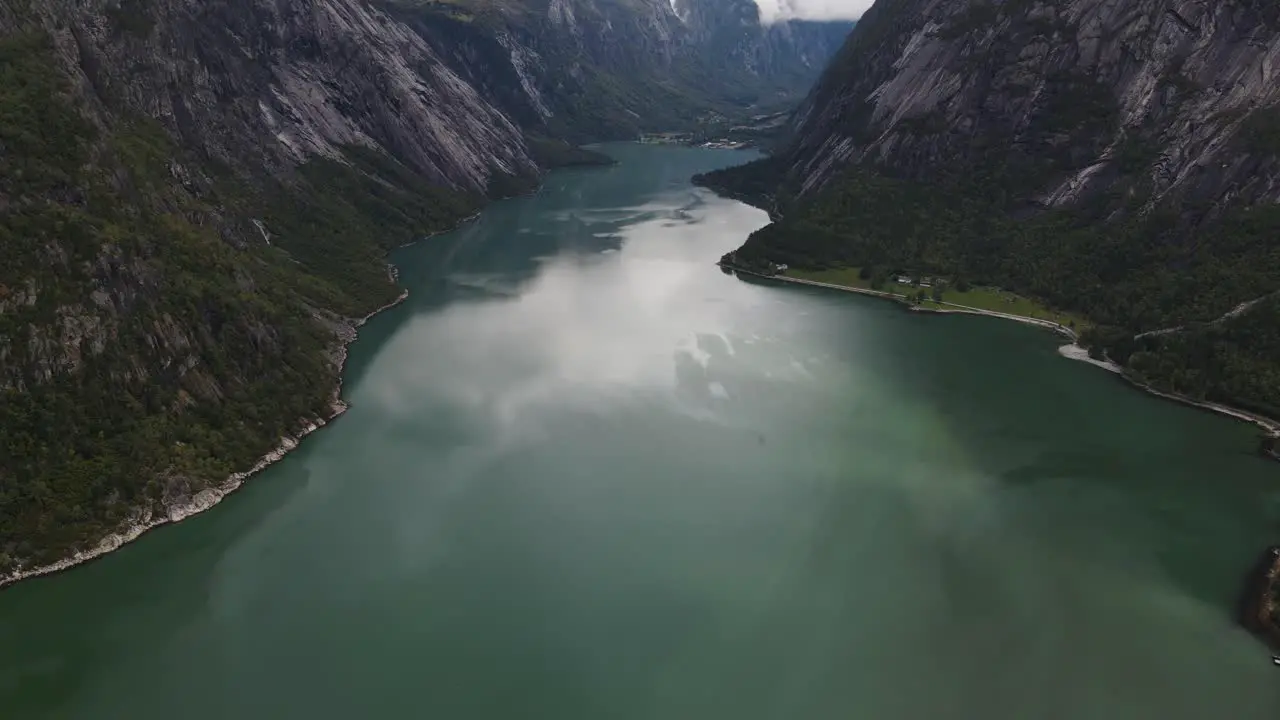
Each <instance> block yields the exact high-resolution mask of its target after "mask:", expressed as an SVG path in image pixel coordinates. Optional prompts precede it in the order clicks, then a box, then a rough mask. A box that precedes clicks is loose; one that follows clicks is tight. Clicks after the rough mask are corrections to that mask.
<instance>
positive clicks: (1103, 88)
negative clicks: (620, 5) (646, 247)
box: [707, 0, 1280, 416]
mask: <svg viewBox="0 0 1280 720" xmlns="http://www.w3.org/2000/svg"><path fill="white" fill-rule="evenodd" d="M1278 60H1280V6H1277V5H1276V4H1275V3H1271V2H1262V1H1261V0H1222V1H1221V2H1214V3H1204V2H1198V1H1196V0H1061V1H1057V2H1048V1H1047V0H963V1H956V0H948V1H943V0H878V2H877V3H876V4H875V6H874V7H873V8H872V9H871V11H869V12H868V13H867V15H866V16H864V17H863V19H862V20H861V21H860V22H859V24H858V26H857V28H856V29H855V30H854V32H853V33H852V34H851V36H850V38H849V40H848V41H847V43H846V44H845V46H844V47H843V48H842V50H841V51H840V53H839V54H838V55H837V57H836V58H835V59H834V60H833V62H832V65H831V67H830V68H829V69H828V70H827V72H826V73H825V75H824V77H823V79H822V80H821V81H820V82H819V84H818V85H817V86H816V88H815V89H814V91H813V92H812V93H811V94H810V96H809V98H808V99H807V100H806V101H805V103H804V104H803V106H802V107H801V109H800V111H799V112H798V113H797V114H796V115H795V117H794V120H793V125H792V128H791V139H790V141H789V144H788V146H787V149H786V150H785V151H784V152H782V153H780V154H779V155H778V156H777V157H775V158H772V159H770V160H768V161H766V162H763V163H759V164H757V165H755V166H752V167H748V168H746V169H744V170H740V171H737V172H730V173H725V174H722V175H720V176H716V177H712V178H708V180H707V181H708V182H710V183H712V184H714V185H717V186H720V187H724V188H726V189H729V190H732V191H734V192H738V193H740V194H745V195H748V196H751V197H755V198H757V199H758V200H759V201H761V202H768V203H770V204H771V207H773V209H774V210H775V211H777V212H778V213H779V214H780V215H781V216H782V217H783V218H784V219H783V220H782V221H781V222H779V223H776V224H775V225H773V226H771V227H770V228H767V229H765V230H763V231H761V232H760V233H758V234H757V235H756V236H754V237H753V238H752V239H751V240H750V241H749V242H748V243H747V245H746V246H744V248H743V249H742V250H741V251H739V253H737V254H736V256H735V258H736V260H737V261H738V262H742V263H760V262H789V263H790V264H793V265H798V266H811V267H819V266H827V265H845V266H856V267H864V268H866V267H870V268H873V269H875V268H878V269H880V271H883V270H886V269H893V268H897V269H919V270H921V271H927V272H929V273H933V274H940V275H943V276H950V277H959V278H964V279H965V280H966V282H968V281H973V282H984V283H992V284H998V285H1001V286H1003V287H1006V288H1009V289H1012V290H1016V291H1018V292H1021V293H1024V294H1028V295H1033V296H1035V297H1037V298H1039V299H1041V300H1043V301H1046V302H1048V303H1050V304H1053V305H1056V306H1058V307H1060V308H1064V309H1068V310H1073V311H1076V312H1077V313H1080V314H1083V315H1085V316H1086V317H1087V318H1088V319H1089V320H1090V321H1091V323H1092V326H1093V327H1092V329H1091V331H1090V332H1089V333H1087V334H1086V342H1089V343H1090V344H1091V345H1092V346H1093V351H1094V352H1095V353H1098V354H1102V353H1104V352H1105V353H1107V354H1109V355H1110V356H1111V357H1112V358H1113V359H1115V360H1117V361H1120V362H1122V363H1124V364H1126V365H1127V367H1128V368H1129V370H1130V372H1132V373H1134V374H1136V375H1138V376H1139V379H1141V380H1143V381H1148V382H1153V383H1155V384H1156V385H1157V386H1160V387H1162V388H1164V389H1167V390H1173V391H1176V392H1180V393H1184V394H1187V395H1191V396H1195V397H1207V398H1212V399H1215V400H1219V401H1225V402H1230V403H1236V404H1241V405H1246V406H1248V407H1251V408H1253V409H1256V410H1259V411H1262V412H1264V413H1267V414H1270V415H1272V416H1280V301H1278V300H1277V298H1278V297H1280V296H1277V295H1276V294H1275V293H1276V291H1277V290H1280V242H1277V240H1276V237H1277V230H1280V208H1278V207H1277V205H1276V202H1277V200H1280V82H1277V77H1276V72H1277V61H1278Z"/></svg>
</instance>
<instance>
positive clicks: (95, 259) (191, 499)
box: [0, 0, 843, 583]
mask: <svg viewBox="0 0 1280 720" xmlns="http://www.w3.org/2000/svg"><path fill="white" fill-rule="evenodd" d="M689 1H690V3H691V4H692V5H694V6H696V7H697V8H699V12H701V13H704V14H706V15H707V17H709V18H715V17H717V14H716V13H717V12H718V11H717V10H716V8H717V7H720V8H722V9H726V8H727V9H726V10H725V11H726V12H727V11H730V10H733V9H734V8H735V7H737V6H736V5H735V3H734V2H733V1H732V0H689ZM739 9H740V8H739ZM752 17H754V16H752ZM748 19H751V18H748ZM709 22H710V21H708V23H709ZM709 27H710V26H709V25H704V24H699V23H694V22H693V21H692V20H691V19H690V20H688V21H686V20H685V19H681V17H680V16H678V15H677V13H676V9H675V8H673V7H672V6H671V4H670V3H668V2H667V0H554V1H552V2H527V3H526V2H515V1H514V0H512V2H497V1H485V2H480V1H479V0H476V1H475V2H471V1H470V0H467V1H465V2H463V1H459V2H446V3H426V2H416V0H39V1H37V0H0V250H2V251H3V258H4V262H3V263H0V583H3V582H4V580H5V579H6V578H9V577H12V576H14V575H15V574H16V573H18V572H19V571H23V570H29V569H31V568H32V567H35V566H40V565H44V564H47V563H49V562H52V561H55V560H57V559H59V558H63V557H66V556H67V555H68V554H69V553H72V552H74V551H83V550H92V549H93V548H94V547H96V546H97V545H98V543H99V542H100V541H102V540H103V538H108V537H110V536H111V535H112V534H114V533H119V532H123V531H127V530H129V529H130V528H137V527H141V526H147V525H150V524H153V523H155V522H157V521H160V520H162V519H164V518H167V517H180V516H182V515H183V514H184V513H186V512H188V511H189V510H190V509H191V508H193V507H199V506H201V505H202V504H207V501H208V494H207V493H205V494H203V495H202V494H201V493H202V491H204V490H205V489H206V488H209V487H211V486H216V485H218V484H219V483H222V482H223V481H224V479H225V478H227V476H228V475H229V474H230V473H232V472H236V471H242V470H245V469H248V468H249V467H250V466H251V465H252V464H253V463H254V461H255V460H256V459H257V458H259V457H261V456H263V455H264V453H267V452H268V451H269V450H271V449H272V448H274V447H276V446H277V445H278V444H279V443H280V442H281V438H282V437H289V436H296V435H297V434H298V433H299V432H301V431H303V430H305V429H306V428H308V427H310V426H312V425H314V424H315V423H317V422H318V421H322V420H324V419H326V418H328V417H331V416H332V415H333V414H334V413H335V412H337V411H338V410H339V409H340V404H339V403H338V402H337V398H336V395H335V388H336V386H337V374H338V371H339V369H340V364H341V359H342V357H343V355H344V353H343V351H342V346H343V344H344V343H345V342H346V341H347V340H349V338H350V337H351V336H352V334H353V332H352V325H353V322H352V318H358V317H361V316H363V315H365V314H367V313H369V312H370V311H372V310H374V309H375V308H378V307H380V306H383V305H385V304H386V303H388V302H391V301H393V300H394V299H395V298H396V297H397V295H398V290H397V288H396V287H395V285H394V283H393V282H392V279H391V278H390V277H389V274H388V269H387V267H386V265H385V260H384V255H385V252H386V250H387V249H388V248H390V247H393V246H395V245H398V244H401V243H403V242H406V241H409V240H411V239H413V238H415V237H419V236H421V235H422V234H424V233H427V232H430V231H435V230H441V229H444V228H447V227H449V226H451V225H452V224H454V223H456V222H457V221H458V220H459V219H460V218H462V217H465V216H467V215H469V214H471V213H473V212H474V211H475V210H476V209H478V208H479V207H480V206H481V205H482V204H483V203H484V202H485V201H486V200H487V199H488V198H490V197H495V196H502V195H507V194H511V193H514V192H520V191H524V190H527V189H530V188H532V187H533V186H534V185H535V184H536V182H537V181H538V177H539V175H540V173H541V172H543V171H544V170H545V169H546V168H547V167H550V166H553V165H556V164H559V163H565V162H579V161H582V160H583V159H584V154H583V153H577V152H574V151H573V149H572V148H571V147H570V146H569V145H567V144H566V143H565V142H564V140H565V139H570V140H575V141H581V140H588V139H608V138H620V137H632V136H634V133H635V132H636V131H638V130H640V129H648V128H652V129H679V128H670V127H669V126H671V125H676V124H681V123H685V124H696V123H698V122H699V121H700V119H701V118H704V117H706V116H709V115H712V116H714V115H715V114H717V113H718V114H721V115H724V114H732V113H743V114H746V113H750V112H752V108H751V105H752V103H754V102H756V101H757V100H760V101H763V100H766V99H770V98H775V99H776V98H781V97H783V95H784V93H782V92H781V91H780V90H779V88H780V87H784V86H790V87H791V88H792V92H794V91H795V80H794V78H795V77H797V75H796V73H797V72H801V71H800V70H797V68H804V67H810V66H811V71H812V75H811V76H810V77H816V76H817V73H818V72H819V69H820V65H821V63H822V62H825V60H826V57H825V56H821V57H819V55H811V54H804V55H803V57H800V56H796V57H792V55H791V52H792V51H789V50H787V49H786V48H787V47H788V46H787V42H791V41H790V40H785V38H784V40H782V41H779V40H776V38H777V37H779V36H778V35H777V33H783V32H793V33H798V35H795V36H794V37H793V39H794V40H795V43H809V40H807V39H803V38H808V37H810V36H809V35H806V33H808V32H815V33H818V34H819V35H821V34H822V33H829V34H830V37H831V38H832V39H831V41H830V43H829V45H828V48H829V50H830V51H832V52H833V51H834V50H835V48H836V40H835V38H838V37H839V36H840V35H841V34H842V33H841V27H843V26H839V27H835V26H833V27H834V29H833V27H825V26H824V27H817V26H815V27H812V28H808V29H806V28H799V27H797V28H793V29H790V30H788V29H786V28H781V27H780V28H774V29H766V28H761V27H760V26H759V24H758V22H755V23H754V24H751V23H748V24H747V25H744V26H743V27H744V28H746V29H745V31H744V33H745V34H740V35H739V36H735V37H736V38H737V39H735V40H733V42H734V43H736V45H734V47H736V48H739V49H740V50H741V52H742V53H744V54H746V55H749V56H751V57H760V58H764V59H763V60H761V61H760V62H759V63H757V64H756V65H755V66H752V68H750V69H748V70H744V71H743V72H745V73H747V75H738V74H728V73H726V74H725V75H723V76H715V75H705V74H704V75H703V76H702V82H701V83H700V85H698V86H694V85H693V84H691V83H689V82H688V80H687V77H688V76H689V74H690V73H695V72H697V70H696V68H700V67H704V66H703V65H700V63H703V62H704V60H705V58H707V57H712V56H714V53H711V52H710V51H709V50H706V49H704V48H703V47H702V45H701V44H700V43H702V42H704V40H705V38H704V37H703V35H704V34H705V33H709V35H707V37H708V38H709V37H719V35H716V34H715V32H714V31H713V30H712V29H709ZM606 31H607V32H606ZM601 33H604V34H603V35H602V34H601ZM815 37H816V35H815ZM769 38H775V39H774V40H769ZM706 41H707V42H711V40H706ZM717 42H718V41H717ZM726 42H728V41H726ZM795 43H793V44H792V45H791V46H790V47H792V48H793V50H795V51H796V52H798V47H799V45H798V44H795ZM725 47H727V46H721V47H720V51H721V52H723V51H724V48H725ZM806 47H811V46H809V45H806ZM766 48H767V50H766ZM808 52H809V51H808V50H807V51H806V53H808ZM814 52H816V51H814ZM722 56H723V55H722ZM724 57H727V56H724ZM642 67H643V68H645V71H644V72H643V73H641V72H633V71H635V70H637V69H639V68H642ZM801 74H803V73H801ZM744 77H750V78H752V79H751V81H750V82H747V81H745V80H743V78H744ZM781 77H785V78H787V80H785V81H782V80H779V79H778V78H781ZM718 78H720V79H718ZM601 88H605V89H607V90H608V91H609V92H611V93H612V94H608V95H602V94H601V92H602V91H601ZM735 92H737V93H742V92H745V93H746V94H745V95H744V96H742V97H734V93H735ZM670 97H674V98H678V99H679V102H678V103H673V104H667V103H665V102H659V100H661V99H663V98H670ZM595 99H598V100H599V102H598V103H597V104H596V105H594V106H590V107H587V108H586V109H585V110H583V109H582V108H583V107H585V106H584V105H583V104H582V103H583V102H586V101H587V100H595ZM673 108H675V109H674V110H673Z"/></svg>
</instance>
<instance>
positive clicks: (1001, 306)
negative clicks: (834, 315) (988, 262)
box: [784, 268, 1088, 329]
mask: <svg viewBox="0 0 1280 720" xmlns="http://www.w3.org/2000/svg"><path fill="white" fill-rule="evenodd" d="M859 270H860V269H859V268H837V269H833V270H788V271H787V272H786V273H784V274H785V275H786V276H787V277H793V278H798V279H801V280H813V281H815V282H824V283H830V284H832V285H843V286H845V287H852V288H861V289H864V290H870V289H872V288H871V283H870V281H868V280H865V279H863V278H861V277H859V276H858V273H859ZM879 290H880V291H882V292H889V293H895V294H897V295H914V294H915V293H916V292H917V291H919V290H920V288H917V287H915V286H913V285H903V284H900V283H896V282H892V281H890V282H886V283H885V284H884V286H883V287H881V288H879ZM925 292H926V293H929V292H930V291H929V289H925ZM942 301H943V302H945V303H953V304H955V305H964V306H966V307H971V308H977V309H979V310H990V311H992V312H1001V313H1007V314H1009V315H1019V316H1022V317H1029V318H1036V319H1038V320H1049V321H1052V322H1056V323H1059V324H1062V325H1066V326H1068V327H1074V328H1077V329H1081V328H1084V327H1085V326H1086V325H1087V324H1088V323H1087V322H1086V321H1085V320H1084V318H1081V317H1079V316H1076V315H1072V314H1071V313H1065V312H1058V311H1056V310H1052V309H1050V308H1048V307H1045V306H1044V305H1042V304H1040V303H1039V302H1036V301H1035V300H1032V299H1030V298H1026V297H1022V296H1021V295H1016V294H1014V293H1011V292H1009V291H1007V290H1001V289H1000V288H994V287H974V288H969V289H968V290H966V291H965V292H960V291H959V290H956V289H955V288H951V287H948V288H947V289H946V290H944V291H943V293H942ZM921 307H925V308H930V309H935V310H936V309H943V310H945V309H948V307H947V306H945V305H939V304H937V303H935V302H933V301H932V300H926V301H925V302H923V303H921ZM950 309H953V310H954V309H956V308H950Z"/></svg>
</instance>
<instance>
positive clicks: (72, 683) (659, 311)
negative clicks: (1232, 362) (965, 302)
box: [0, 146, 1280, 720]
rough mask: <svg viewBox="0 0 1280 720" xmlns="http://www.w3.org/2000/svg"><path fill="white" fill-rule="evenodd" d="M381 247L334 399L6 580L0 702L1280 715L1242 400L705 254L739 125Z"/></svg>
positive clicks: (1274, 476) (138, 710)
mask: <svg viewBox="0 0 1280 720" xmlns="http://www.w3.org/2000/svg"><path fill="white" fill-rule="evenodd" d="M610 152H613V153H615V154H616V155H618V156H619V157H620V158H621V159H622V164H621V165H619V166H617V167H614V168H610V169H603V170H585V171H574V172H565V173H561V174H556V175H554V176H552V177H551V179H550V180H549V181H548V183H547V185H546V187H545V188H544V189H543V191H542V192H541V193H540V194H539V195H538V196H537V197H532V198H526V199H520V200H514V201H508V202H503V203H499V204H497V205H495V206H493V207H492V208H491V209H489V210H487V211H486V212H485V214H484V215H483V217H482V218H481V219H480V220H479V221H478V222H477V223H475V224H473V225H471V226H470V227H467V228H466V229H464V230H462V231H460V232H457V233H454V234H452V235H449V236H445V237H439V238H434V239H432V240H430V241H428V242H427V243H424V244H422V245H419V246H417V247H413V248H410V249H407V250H405V251H403V252H401V253H400V254H399V255H398V256H397V257H396V258H395V259H396V261H397V262H398V263H399V264H400V266H401V268H402V273H401V279H402V282H404V284H406V285H407V286H408V287H409V288H410V289H411V291H412V295H411V297H410V300H409V301H408V302H407V303H406V304H405V305H403V306H401V307H399V308H396V309H395V310H392V311H390V312H388V313H385V314H384V315H381V316H379V317H378V318H376V319H374V321H372V322H371V323H370V324H369V325H368V326H366V328H365V329H364V330H363V331H362V333H361V339H360V340H359V341H358V342H357V343H356V344H355V345H354V346H353V347H352V354H351V362H350V365H349V369H348V374H347V384H346V394H347V397H348V398H349V399H350V400H351V401H352V409H351V411H350V412H349V413H348V414H347V415H346V416H345V417H343V418H342V419H341V420H340V421H338V422H337V423H336V424H335V425H333V426H332V427H330V428H329V429H326V430H324V431H323V432H321V433H319V434H317V435H314V436H312V437H311V438H309V439H308V440H307V441H306V442H305V443H304V445H303V447H302V448H301V449H300V450H298V451H297V452H296V453H294V454H293V455H291V456H290V457H288V458H287V459H286V460H285V461H284V462H282V463H280V464H278V465H276V466H274V467H273V468H271V469H270V470H268V471H267V472H265V473H263V474H261V475H259V476H258V477H256V478H254V479H253V480H252V481H251V482H250V483H249V484H248V485H247V486H246V487H245V489H244V490H242V491H241V492H240V493H238V494H236V495H234V496H233V497H231V498H230V499H229V500H227V501H226V502H224V503H223V504H222V505H220V506H219V507H218V508H216V509H215V510H213V511H211V512H209V513H206V514H204V515H201V516H199V517H197V518H194V519H192V520H190V521H188V522H185V523H183V524H181V525H178V526H174V527H170V528H164V529H161V530H158V531H156V532H154V533H152V534H149V535H147V536H146V537H145V538H144V539H143V540H141V541H140V542H138V543H135V544H133V545H131V546H129V547H127V548H126V549H124V550H123V551H121V552H118V553H115V554H113V555H111V556H109V557H107V558H105V559H103V560H101V561H99V562H95V563H91V564H89V565H86V566H84V567H81V568H78V569H76V570H74V571H72V572H70V573H66V574H63V575H59V576H56V577H52V578H46V579H41V580H36V581H31V582H27V583H23V584H20V585H18V586H16V587H14V588H12V589H9V590H5V591H3V592H0V717H3V718H5V719H6V720H7V719H8V718H91V719H94V720H97V719H114V718H121V719H124V718H128V719H129V720H147V719H151V718H157V719H159V718H164V719H166V720H168V719H171V718H193V719H196V720H203V719H205V718H270V719H276V718H306V719H312V718H401V717H412V718H419V717H421V718H485V719H487V718H522V719H523V718H530V719H542V718H547V719H555V720H567V719H568V720H572V719H575V718H592V719H594V718H611V719H612V718H622V719H630V718H646V719H647V718H654V719H661V720H671V719H676V720H682V719H684V718H699V719H706V718H735V719H736V718H842V719H843V718H854V719H858V718H867V719H871V720H880V719H884V720H899V719H913V718H921V719H928V720H937V719H939V718H960V719H970V718H972V719H974V720H979V719H981V720H986V719H991V718H1001V719H1003V718H1009V719H1018V720H1023V719H1031V718H1035V719H1043V718H1073V719H1074V718H1089V719H1092V718H1107V719H1110V718H1162V719H1163V718H1195V719H1197V720H1199V719H1205V718H1218V717H1222V718H1232V719H1233V720H1247V719H1250V718H1266V719H1267V720H1275V718H1277V717H1280V670H1277V669H1276V668H1273V667H1272V665H1271V664H1270V661H1269V658H1268V657H1267V655H1266V653H1265V651H1264V650H1263V649H1262V647H1261V646H1260V645H1258V644H1257V643H1256V642H1254V641H1253V640H1252V639H1251V638H1249V637H1248V636H1247V635H1245V634H1244V633H1242V632H1241V631H1239V630H1237V629H1236V628H1235V627H1234V626H1233V624H1232V622H1231V618H1230V614H1231V607H1232V604H1233V602H1234V599H1235V595H1236V592H1237V590H1238V587H1239V581H1240V579H1241V575H1242V573H1243V572H1244V571H1245V569H1246V568H1247V567H1248V566H1249V565H1250V564H1251V562H1252V561H1253V559H1254V558H1255V556H1256V553H1258V552H1259V551H1260V550H1261V549H1262V548H1263V547H1264V546H1265V545H1266V544H1268V543H1270V542H1274V541H1275V540H1277V539H1280V537H1278V536H1280V466H1277V465H1276V464H1274V463H1268V462H1265V461H1263V460H1261V459H1259V458H1258V457H1256V456H1255V455H1254V452H1253V451H1254V448H1255V435H1254V432H1253V430H1252V429H1250V428H1249V427H1247V426H1244V425H1241V424H1238V423H1234V422H1231V421H1229V420H1226V419H1222V418H1218V417H1215V416H1212V415H1208V414H1204V413H1201V412H1198V411H1195V410H1191V409H1187V408H1183V407H1180V406H1177V405H1173V404H1170V403H1166V402H1162V401H1159V400H1157V399H1154V398H1151V397H1148V396H1145V395H1143V394H1141V393H1138V392H1136V391H1133V390H1131V389H1129V388H1127V387H1125V386H1124V385H1123V384H1122V383H1121V382H1120V381H1119V380H1117V379H1116V378H1114V377H1113V376H1110V375H1109V374H1107V373H1105V372H1103V371H1101V370H1099V369H1097V368H1094V367H1091V366H1088V365H1085V364H1083V363H1075V362H1070V361H1067V360H1064V359H1062V358H1061V357H1059V356H1058V355H1057V353H1056V345H1057V342H1056V339H1055V338H1054V337H1053V336H1051V335H1049V334H1047V333H1044V332H1043V331H1040V330H1037V329H1035V328H1029V327H1025V326H1021V325H1018V324H1016V323H1009V322H1004V321H1000V320H992V319H987V318H974V317H936V316H921V315H916V314H911V313H906V312H903V311H902V310H901V309H899V308H898V307H896V306H893V305H891V304H888V303H883V302H881V301H877V300H875V299H869V298H861V297H856V296H852V295H846V294H842V293H836V292H827V291H820V290H816V289H804V288H793V287H775V286H769V285H762V284H758V283H749V282H744V281H741V280H738V279H735V278H733V277H730V276H727V275H725V274H722V273H721V272H720V271H719V270H718V269H717V268H716V267H714V265H713V264H712V263H713V261H714V260H715V259H716V258H717V257H718V256H719V255H720V254H721V253H723V252H725V251H727V250H729V249H731V248H733V247H735V246H736V245H737V244H739V243H740V242H741V241H742V239H743V238H744V237H745V236H746V235H747V234H748V233H749V232H750V231H751V230H753V229H755V228H757V227H759V226H760V225H762V224H764V222H765V216H764V214H763V213H761V212H759V211H757V210H754V209H751V208H748V207H746V206H743V205H741V204H738V203H735V202H731V201H728V200H723V199H718V198H715V197H713V196H711V195H709V194H707V193H705V192H702V191H699V190H694V189H692V188H691V187H690V186H689V185H688V183H687V181H686V179H687V178H688V177H689V176H690V175H692V174H693V173H695V172H698V171H703V170H708V169H711V168H715V167H719V166H724V165H728V164H734V163H738V162H742V161H743V160H744V159H746V158H747V157H749V156H746V155H743V154H738V153H733V152H729V151H706V150H691V149H682V148H673V147H662V146H646V147H640V146H618V147H612V148H610Z"/></svg>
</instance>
